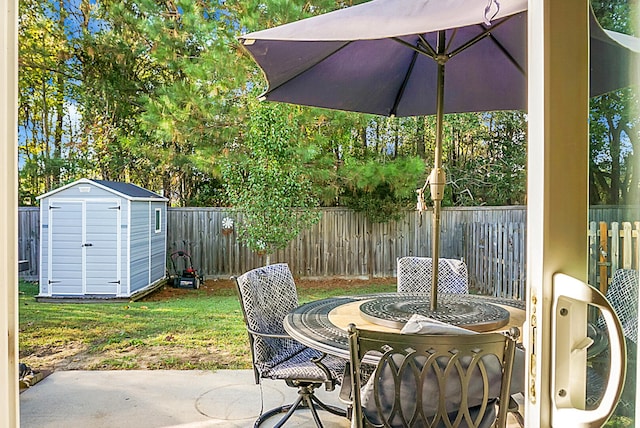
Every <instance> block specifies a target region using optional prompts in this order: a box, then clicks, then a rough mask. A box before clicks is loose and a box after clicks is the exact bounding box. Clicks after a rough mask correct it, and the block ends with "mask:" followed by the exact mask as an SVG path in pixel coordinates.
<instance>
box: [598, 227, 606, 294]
mask: <svg viewBox="0 0 640 428" xmlns="http://www.w3.org/2000/svg"><path fill="white" fill-rule="evenodd" d="M608 234H609V231H608V229H607V223H605V222H603V221H601V222H600V248H599V250H600V251H599V253H600V254H599V259H600V262H599V263H598V265H599V266H600V281H599V288H600V292H601V293H602V294H606V293H607V282H608V281H607V279H608V277H609V276H608V275H607V256H608V253H607V251H608V245H607V241H608V239H607V238H608V236H607V235H608Z"/></svg>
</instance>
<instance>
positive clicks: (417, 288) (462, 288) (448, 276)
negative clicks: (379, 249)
mask: <svg viewBox="0 0 640 428" xmlns="http://www.w3.org/2000/svg"><path fill="white" fill-rule="evenodd" d="M432 271H433V259H432V258H431V257H399V258H398V266H397V280H398V292H405V293H406V292H421V293H431V275H432ZM438 273H439V275H438V292H439V293H456V294H467V293H469V274H468V271H467V264H466V263H465V262H464V261H463V260H457V259H442V258H441V259H440V260H439V261H438Z"/></svg>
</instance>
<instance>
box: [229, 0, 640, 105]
mask: <svg viewBox="0 0 640 428" xmlns="http://www.w3.org/2000/svg"><path fill="white" fill-rule="evenodd" d="M496 4H497V2H495V1H494V2H491V5H490V7H489V10H487V11H485V8H486V7H487V4H486V2H484V1H478V0H439V1H429V0H420V1H416V0H413V1H399V0H373V1H371V2H368V3H363V4H360V5H357V6H352V7H349V8H345V9H340V10H336V11H334V12H330V13H327V14H324V15H319V16H315V17H311V18H307V19H303V20H300V21H296V22H292V23H289V24H285V25H281V26H279V27H275V28H271V29H268V30H262V31H257V32H254V33H250V34H246V35H244V36H242V37H241V41H242V43H243V45H244V46H245V48H246V49H247V50H248V51H249V53H250V54H251V56H252V57H253V58H254V59H255V61H256V62H257V63H258V65H259V66H260V68H262V70H263V71H264V73H265V76H266V78H267V81H268V83H269V88H268V90H267V91H266V92H265V93H264V94H263V97H264V98H265V99H267V100H270V101H283V102H288V103H293V104H301V105H309V106H316V107H325V108H330V109H337V110H345V111H356V112H362V113H373V114H379V115H385V116H391V115H394V116H417V115H430V114H436V102H437V94H436V92H437V78H436V74H437V69H438V59H440V60H444V61H446V62H445V63H444V65H445V68H446V72H445V76H446V77H445V83H444V101H443V104H444V105H443V112H444V113H461V112H477V111H492V110H524V109H525V108H526V105H527V96H526V88H527V78H526V74H525V71H526V69H527V63H526V57H527V15H526V9H527V1H526V0H514V1H501V2H500V6H497V5H496ZM494 14H495V15H494ZM590 28H591V76H592V77H591V95H592V96H595V95H601V94H604V93H606V92H609V91H611V90H614V89H618V88H620V87H623V86H626V85H627V84H628V82H629V79H630V76H633V75H634V74H633V73H634V72H635V73H638V72H640V69H639V68H638V65H637V63H638V58H637V57H638V52H640V43H639V39H637V38H634V37H630V36H626V35H624V34H620V33H615V32H612V31H607V30H603V29H602V28H601V27H600V26H599V25H598V23H597V21H596V20H595V18H594V17H593V14H591V26H590ZM440 31H444V43H445V47H444V48H443V52H442V53H439V52H437V44H438V37H439V32H440ZM440 34H441V33H440ZM410 46H411V47H410ZM631 63H633V64H634V67H630V65H631Z"/></svg>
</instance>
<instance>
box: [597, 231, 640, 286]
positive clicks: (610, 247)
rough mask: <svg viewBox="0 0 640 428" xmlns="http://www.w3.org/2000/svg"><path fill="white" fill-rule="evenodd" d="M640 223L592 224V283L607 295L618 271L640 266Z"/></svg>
mask: <svg viewBox="0 0 640 428" xmlns="http://www.w3.org/2000/svg"><path fill="white" fill-rule="evenodd" d="M638 235H640V221H635V222H633V223H632V222H622V223H618V222H611V224H607V223H606V222H595V221H592V222H591V223H589V232H588V236H589V284H591V285H593V286H596V287H598V288H599V289H600V291H602V293H606V292H607V288H608V286H609V284H610V283H611V277H612V276H613V273H614V272H615V271H616V270H617V269H636V270H638V268H639V267H640V239H639V238H638Z"/></svg>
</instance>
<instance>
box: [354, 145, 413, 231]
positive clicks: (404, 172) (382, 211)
mask: <svg viewBox="0 0 640 428" xmlns="http://www.w3.org/2000/svg"><path fill="white" fill-rule="evenodd" d="M423 175H424V162H423V161H422V160H421V159H419V158H416V157H409V158H400V159H396V160H395V161H387V162H380V161H378V160H376V159H374V160H368V161H367V160H365V161H359V160H352V161H349V162H346V163H345V165H344V167H343V168H342V169H341V178H342V179H343V181H344V183H345V187H346V190H345V193H344V194H343V195H342V197H341V201H342V202H343V204H344V205H346V206H348V207H350V208H353V209H354V210H356V211H360V212H363V213H365V215H366V216H367V218H368V219H369V220H370V221H372V222H375V223H385V222H388V221H391V220H398V219H399V218H400V217H401V216H402V214H403V212H404V211H406V210H407V209H408V208H409V207H411V206H415V201H416V196H415V195H416V193H415V190H416V188H417V187H419V185H418V182H419V179H420V177H422V176H423Z"/></svg>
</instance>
